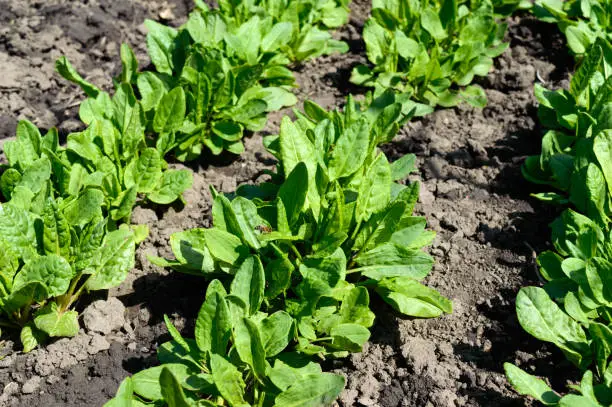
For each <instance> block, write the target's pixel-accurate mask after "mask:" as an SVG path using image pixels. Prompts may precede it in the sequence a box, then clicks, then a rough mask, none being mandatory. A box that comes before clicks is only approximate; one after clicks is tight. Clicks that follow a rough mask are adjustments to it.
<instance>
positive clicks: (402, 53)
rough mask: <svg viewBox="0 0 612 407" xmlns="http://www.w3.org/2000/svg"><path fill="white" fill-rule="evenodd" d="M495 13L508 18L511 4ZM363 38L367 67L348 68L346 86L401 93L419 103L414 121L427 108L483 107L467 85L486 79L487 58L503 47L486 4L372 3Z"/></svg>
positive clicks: (478, 92)
mask: <svg viewBox="0 0 612 407" xmlns="http://www.w3.org/2000/svg"><path fill="white" fill-rule="evenodd" d="M498 6H499V7H498V8H497V11H504V12H511V11H512V9H514V8H515V7H518V5H517V4H516V2H511V3H500V4H498ZM372 7H373V10H372V17H371V18H370V19H369V20H368V21H367V22H366V24H365V27H364V30H363V38H364V40H365V43H366V50H367V55H368V59H369V61H370V63H371V64H372V65H373V67H369V66H365V65H360V66H357V67H355V68H354V70H353V73H352V76H351V81H352V82H353V83H355V84H358V85H364V86H368V87H373V88H374V89H375V95H378V94H380V93H381V92H382V91H383V90H385V89H393V90H395V91H397V92H400V93H405V94H407V95H408V97H410V98H413V99H414V100H415V101H418V102H420V103H422V104H423V105H422V106H420V109H419V113H418V115H422V114H426V113H429V112H430V111H431V110H432V108H433V107H435V106H437V105H440V106H445V107H449V106H455V105H457V104H459V103H460V102H462V101H465V102H468V103H470V104H472V105H474V106H477V107H484V106H485V105H486V101H487V99H486V95H485V93H484V90H483V89H482V88H480V87H479V86H477V85H471V83H472V82H473V81H474V77H475V76H486V75H487V74H488V73H489V70H490V69H491V66H492V65H493V58H495V57H496V56H498V55H500V54H501V53H503V52H504V50H505V49H506V48H507V47H508V43H504V42H503V37H504V33H505V32H506V24H505V23H500V22H499V21H498V19H497V18H496V17H497V15H496V8H495V7H494V4H493V3H492V2H491V1H490V0H479V1H471V2H468V1H462V0H459V1H457V0H443V1H438V0H427V1H417V0H412V1H408V2H405V1H397V0H391V1H386V0H375V1H374V2H373V4H372Z"/></svg>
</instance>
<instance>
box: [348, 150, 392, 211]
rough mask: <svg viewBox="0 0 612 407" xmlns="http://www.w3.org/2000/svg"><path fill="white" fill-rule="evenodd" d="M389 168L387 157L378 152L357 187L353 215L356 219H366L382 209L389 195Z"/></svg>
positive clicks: (387, 201)
mask: <svg viewBox="0 0 612 407" xmlns="http://www.w3.org/2000/svg"><path fill="white" fill-rule="evenodd" d="M390 185H391V168H390V166H389V162H388V161H387V157H385V155H384V154H379V155H378V156H377V157H376V159H375V160H374V161H373V162H372V164H370V166H369V167H368V169H367V171H366V172H365V174H364V178H363V180H362V182H361V186H360V187H359V192H358V194H359V195H358V198H357V206H356V208H355V216H356V218H357V221H363V220H367V219H368V218H369V217H370V216H371V215H372V214H373V213H376V212H378V211H379V210H381V209H384V208H385V207H386V206H387V204H388V203H389V200H390V195H391V188H390Z"/></svg>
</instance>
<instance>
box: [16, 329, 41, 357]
mask: <svg viewBox="0 0 612 407" xmlns="http://www.w3.org/2000/svg"><path fill="white" fill-rule="evenodd" d="M19 337H20V339H21V345H22V346H23V352H24V353H28V352H30V351H32V350H34V348H36V347H37V346H38V345H39V344H41V343H42V342H43V341H44V339H45V336H44V334H43V333H42V332H40V331H39V330H38V329H36V328H35V327H34V326H33V324H32V323H29V324H27V325H25V326H24V327H23V328H21V333H20V335H19Z"/></svg>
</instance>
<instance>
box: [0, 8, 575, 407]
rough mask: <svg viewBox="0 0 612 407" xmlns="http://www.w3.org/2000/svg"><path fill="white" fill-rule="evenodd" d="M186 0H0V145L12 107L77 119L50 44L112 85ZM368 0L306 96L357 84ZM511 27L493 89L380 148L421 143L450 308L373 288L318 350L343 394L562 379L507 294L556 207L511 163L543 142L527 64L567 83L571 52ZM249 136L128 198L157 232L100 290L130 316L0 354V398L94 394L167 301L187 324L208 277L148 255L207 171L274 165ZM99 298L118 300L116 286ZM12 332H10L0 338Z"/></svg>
mask: <svg viewBox="0 0 612 407" xmlns="http://www.w3.org/2000/svg"><path fill="white" fill-rule="evenodd" d="M185 3H189V2H182V1H178V2H175V3H173V2H165V1H145V0H132V1H127V2H121V1H112V0H81V1H66V0H46V1H42V0H40V1H34V0H30V1H28V2H17V1H0V150H1V143H2V141H1V140H2V139H4V138H6V137H11V136H12V135H13V133H14V128H15V125H16V123H17V120H19V119H21V118H28V119H30V120H33V121H34V122H35V123H36V124H38V125H39V126H41V127H43V128H48V127H51V126H58V127H59V128H60V130H61V131H62V132H63V133H64V134H65V133H67V132H69V131H72V130H74V129H75V128H78V127H79V126H80V124H79V122H78V120H77V112H76V106H77V103H78V102H79V101H80V100H81V99H82V95H81V94H80V92H79V91H78V90H77V89H75V88H74V87H73V86H71V85H67V84H66V83H65V82H64V81H63V80H62V79H61V78H59V76H58V75H56V74H54V72H53V64H54V60H55V59H56V58H57V57H59V56H60V55H67V56H68V57H69V58H70V60H71V61H72V62H73V63H74V65H75V67H76V68H77V69H78V70H80V71H81V72H83V73H85V76H86V78H87V79H89V80H91V81H93V82H95V83H97V84H99V85H101V86H104V87H106V88H109V87H110V86H111V83H112V82H111V78H112V76H113V75H114V74H117V73H118V70H119V68H120V63H119V57H118V49H119V45H120V43H121V41H126V42H128V43H129V44H130V45H132V46H133V47H134V48H135V49H136V52H137V56H138V57H139V59H140V61H141V63H142V65H146V63H148V61H147V60H146V53H145V50H144V48H143V47H144V45H143V44H144V41H143V39H144V35H145V31H144V29H143V26H142V22H143V21H144V19H145V18H155V19H158V20H159V19H162V17H163V18H164V19H166V22H169V23H170V24H173V25H177V24H180V22H181V21H183V20H184V18H185V16H186V14H187V13H188V11H189V6H188V5H187V4H185ZM368 4H369V2H365V1H355V2H354V4H353V14H352V17H351V22H350V24H349V25H348V26H347V27H345V28H344V29H343V30H342V31H341V32H340V33H338V36H339V37H341V38H343V39H345V40H347V41H348V42H349V43H350V45H351V51H350V52H349V53H348V54H345V55H339V56H330V57H323V58H320V59H318V60H315V61H312V62H308V63H306V64H304V65H303V66H299V67H296V69H297V77H298V82H299V85H300V88H299V89H298V90H297V94H298V97H299V99H300V101H303V100H305V99H307V98H310V99H313V100H315V101H317V102H319V103H320V104H322V105H324V106H328V107H335V106H341V105H342V103H343V100H344V97H345V96H346V95H347V94H348V93H355V92H363V90H362V89H356V88H354V87H353V86H351V85H350V83H349V81H348V78H349V76H350V71H351V69H352V67H353V66H354V65H356V64H357V63H362V62H364V61H365V57H364V46H363V43H362V42H361V40H360V33H361V29H362V26H363V22H364V21H365V19H366V18H367V14H368V12H369V10H368V7H369V6H368ZM508 37H509V40H510V41H511V47H510V49H509V50H508V51H506V53H504V55H502V56H501V57H500V58H499V60H498V61H496V64H495V69H494V70H493V71H492V72H491V73H490V74H489V76H488V77H487V78H484V79H483V80H481V81H480V83H481V85H482V86H483V87H484V88H485V89H486V92H487V96H488V98H489V104H488V106H487V107H486V108H485V109H482V110H478V109H473V108H470V107H465V106H463V107H460V108H456V109H446V110H440V111H437V112H435V113H434V114H432V115H430V116H428V117H427V118H425V119H422V120H417V121H413V122H412V123H410V124H408V125H407V126H406V127H405V128H404V129H402V131H401V134H400V136H398V138H397V139H396V140H395V141H394V142H393V143H391V144H390V145H388V146H385V148H384V149H385V151H386V152H387V153H388V154H389V156H390V157H391V158H392V159H396V158H398V157H400V156H401V155H403V154H406V153H415V154H416V155H417V157H418V160H419V164H420V167H419V168H420V169H421V172H420V174H419V176H418V177H417V178H419V179H420V180H421V181H422V192H421V199H420V205H419V207H418V211H419V212H420V213H421V214H422V215H424V216H426V217H427V219H428V221H429V225H430V228H431V229H433V230H435V231H436V232H438V237H437V239H436V241H435V242H434V244H433V246H432V247H431V250H430V251H431V254H432V255H433V256H434V257H435V258H436V260H437V263H436V266H435V267H434V270H433V272H432V274H431V276H430V277H429V279H428V281H427V282H428V284H430V285H431V286H433V287H436V288H437V289H439V290H440V291H441V292H442V293H443V294H444V295H446V296H448V297H450V298H452V299H453V301H454V306H455V310H454V313H453V314H452V315H449V316H445V317H442V318H438V319H433V320H410V319H400V318H397V317H396V315H395V314H393V313H392V312H390V310H389V308H387V307H385V306H384V305H383V304H379V303H375V304H374V307H375V310H376V312H377V315H378V318H377V323H376V325H375V327H374V331H373V336H372V340H371V342H370V343H369V344H368V346H367V347H366V349H365V351H364V352H363V353H360V354H355V355H353V356H351V357H350V358H349V359H347V360H344V361H335V362H333V363H330V365H329V366H328V367H329V368H330V369H333V370H336V371H338V372H341V373H343V374H345V375H346V376H347V378H348V385H347V388H346V390H345V391H344V393H343V394H342V396H341V398H340V399H339V401H338V404H339V405H340V406H343V407H348V406H384V407H399V406H402V407H406V406H419V407H420V406H423V407H438V406H439V407H454V406H524V405H530V404H529V403H528V402H526V401H523V399H522V398H520V397H519V396H517V395H516V394H515V393H514V392H513V391H512V390H511V389H510V387H509V385H508V384H507V382H506V380H505V378H504V376H503V371H502V364H503V363H504V362H506V361H510V362H516V363H520V364H521V365H522V366H523V367H526V368H527V369H531V368H537V371H538V373H550V376H554V377H555V378H556V379H555V380H558V381H559V382H560V384H562V382H563V379H564V377H561V376H559V374H558V372H559V371H567V370H568V369H571V368H570V367H569V366H566V365H564V364H563V363H564V362H563V361H562V358H560V355H559V354H558V352H557V351H554V350H553V351H550V352H549V350H548V349H547V348H546V347H545V346H543V345H541V343H539V342H537V341H536V340H535V339H532V338H531V337H529V336H528V335H527V334H525V333H524V332H523V331H522V330H521V328H520V326H519V325H518V323H517V321H516V318H515V313H514V298H515V296H516V293H517V291H518V289H519V288H520V287H521V286H523V285H526V284H530V283H534V282H537V275H536V272H535V269H534V258H533V256H534V253H535V252H539V251H541V250H543V249H545V248H546V247H547V241H548V238H549V230H548V226H547V224H548V222H549V221H550V220H551V219H552V218H553V216H554V212H553V210H552V209H551V208H547V207H544V206H541V205H539V204H537V203H536V202H535V201H534V200H533V199H531V198H530V197H529V193H531V192H534V191H535V190H536V189H535V187H534V186H532V185H530V184H528V183H527V182H526V181H525V180H524V179H523V178H522V176H521V174H520V164H521V162H522V159H523V158H524V157H525V156H527V155H529V154H534V153H536V152H537V151H538V149H539V143H540V129H539V128H538V124H537V116H536V106H535V99H534V97H533V92H532V89H533V85H534V83H535V81H536V80H537V79H536V78H537V77H539V78H540V80H544V81H546V82H547V84H548V85H550V86H558V85H560V84H563V83H564V82H565V81H566V80H567V72H568V70H571V67H572V60H571V59H570V58H569V57H568V55H567V52H566V48H565V45H564V44H563V43H562V41H561V39H560V36H559V35H558V34H557V33H556V29H555V28H554V27H552V26H548V25H543V24H541V23H538V22H536V21H534V20H533V19H531V18H529V17H516V18H514V19H512V20H511V21H510V30H509V34H508ZM280 117H281V114H275V115H273V117H271V120H270V122H269V125H268V128H267V129H266V131H267V132H274V131H275V130H276V129H277V126H278V123H279V120H280ZM246 147H247V149H246V152H245V153H244V154H243V155H242V156H241V157H239V158H230V159H228V157H225V158H223V159H212V158H211V157H203V158H202V160H201V161H200V162H198V163H196V164H195V165H193V166H192V169H194V170H195V171H196V174H195V183H194V188H193V189H192V190H191V191H189V192H188V193H187V194H186V200H187V205H185V206H184V207H180V206H175V207H172V208H169V209H168V210H167V211H164V212H160V211H155V210H153V209H150V208H139V209H137V210H136V211H135V214H134V218H133V221H134V222H142V223H147V224H149V225H150V227H151V236H150V237H149V239H148V240H147V241H146V242H145V243H144V244H142V245H141V247H140V248H139V250H138V254H137V265H136V269H135V270H134V272H133V273H132V274H131V275H130V277H129V278H128V280H127V281H126V282H125V283H124V284H123V285H122V286H121V287H119V288H118V289H115V290H111V291H110V292H109V293H108V294H106V293H104V294H102V295H98V297H97V299H99V300H107V299H108V298H112V297H116V298H118V299H119V300H120V301H121V302H122V303H123V304H124V305H125V307H127V312H126V314H125V315H126V316H125V320H124V321H119V322H120V323H119V324H117V325H116V329H114V330H112V331H111V332H100V331H99V330H96V329H95V328H94V327H93V325H90V324H84V329H83V330H82V331H81V333H80V334H79V336H77V337H76V338H73V339H63V340H60V341H57V342H56V343H54V344H52V345H51V346H49V347H47V348H46V349H44V350H36V351H33V352H32V353H30V354H27V355H24V354H20V353H18V352H17V353H13V354H10V355H9V356H7V357H6V358H4V359H2V360H0V394H1V396H0V406H2V405H6V406H11V407H13V406H25V405H38V406H74V407H76V406H83V405H97V406H101V405H102V404H103V403H104V402H105V401H106V400H107V399H108V398H109V397H111V396H112V395H113V394H114V392H115V390H116V388H117V385H118V383H119V382H120V381H121V380H122V378H123V377H125V376H126V375H128V374H131V373H134V372H136V371H138V370H140V369H142V368H143V367H147V366H151V365H153V364H155V349H156V347H157V346H158V345H159V344H160V343H162V342H164V341H166V340H167V339H168V335H167V333H166V330H165V328H164V327H163V323H162V319H163V315H164V314H168V315H169V316H171V317H172V318H173V319H174V321H175V323H176V325H177V326H178V327H179V329H181V330H183V331H184V332H185V333H186V334H191V332H192V324H193V317H194V315H195V313H196V312H197V309H198V308H199V305H200V302H201V301H202V298H203V293H204V290H205V284H204V282H203V281H202V280H199V279H197V278H195V277H189V276H182V275H178V274H172V273H170V272H168V271H165V270H162V269H159V268H156V267H154V266H152V265H150V263H148V261H147V260H146V255H147V254H153V255H162V256H163V255H168V254H169V251H168V248H167V241H168V238H169V236H170V234H171V233H173V232H175V231H179V230H182V229H185V228H190V227H195V226H207V225H208V224H209V222H210V197H209V193H208V187H209V185H214V186H215V187H216V188H217V189H220V190H221V191H225V192H229V191H232V190H234V189H235V188H236V186H237V185H239V184H241V183H245V182H256V181H257V179H258V176H259V175H260V172H261V170H262V169H265V168H270V167H271V166H273V165H274V162H273V160H271V157H270V156H268V155H267V154H266V153H265V151H264V149H263V148H262V146H261V142H260V137H259V135H254V136H252V137H251V138H249V139H248V140H247V141H246ZM534 250H535V252H534ZM91 300H93V299H91ZM105 304H106V306H107V308H108V309H111V308H112V307H115V309H118V310H119V311H118V312H120V313H121V312H122V308H121V304H119V303H117V302H116V301H108V302H107V303H105ZM87 305H88V303H87V302H83V304H80V306H81V307H82V308H83V309H84V311H83V314H84V316H88V317H89V316H92V318H94V319H95V320H96V321H98V322H100V321H101V322H102V323H104V322H105V321H106V320H105V319H104V318H110V317H109V316H108V315H98V314H96V313H95V312H94V306H90V307H87ZM86 307H87V308H86ZM117 307H118V308H117ZM111 322H112V323H116V322H117V321H116V319H115V320H110V319H109V320H108V323H111ZM12 346H13V343H12V342H11V341H10V340H9V341H8V345H7V350H10V349H11V347H12ZM555 369H556V370H555ZM2 389H4V392H3V393H2Z"/></svg>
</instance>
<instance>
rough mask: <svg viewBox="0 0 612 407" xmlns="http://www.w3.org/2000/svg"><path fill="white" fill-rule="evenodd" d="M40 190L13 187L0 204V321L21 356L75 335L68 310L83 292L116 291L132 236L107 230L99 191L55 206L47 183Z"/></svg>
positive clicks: (129, 260) (128, 261)
mask: <svg viewBox="0 0 612 407" xmlns="http://www.w3.org/2000/svg"><path fill="white" fill-rule="evenodd" d="M49 176H50V174H49V173H47V178H48V177H49ZM40 184H41V185H47V187H46V188H43V190H41V191H37V192H36V193H34V192H32V191H31V190H29V189H27V187H25V186H22V185H20V186H17V187H16V188H15V190H14V191H13V195H14V196H13V199H11V200H10V201H9V202H8V203H4V204H1V205H0V234H1V235H2V237H0V321H2V322H3V325H8V326H14V327H15V328H21V339H22V343H23V347H24V351H25V352H28V351H29V350H31V349H33V348H34V347H35V346H37V345H38V344H39V343H41V342H42V341H43V340H44V339H45V338H46V337H58V336H75V335H76V334H77V333H78V331H79V323H78V314H77V312H76V311H73V310H71V309H70V307H71V306H72V305H73V304H74V302H75V301H76V300H77V299H78V297H79V295H80V294H81V292H83V290H101V289H108V288H112V287H114V286H116V285H118V284H120V283H121V282H122V281H123V280H124V279H125V277H126V275H127V273H128V272H129V270H130V269H131V268H132V267H133V265H134V250H135V235H134V233H133V232H132V231H131V230H130V229H129V228H128V227H127V225H123V227H121V228H119V229H117V230H113V231H110V230H109V225H108V219H105V218H104V215H103V210H102V208H103V199H104V195H103V193H102V192H101V191H100V190H99V189H96V188H95V187H92V186H89V187H86V188H85V189H84V190H83V191H81V192H80V193H78V194H75V195H69V196H67V197H65V198H58V199H55V198H53V192H52V191H53V189H52V187H51V182H50V180H49V179H47V180H41V181H40ZM17 191H19V192H17ZM26 195H27V196H26ZM39 204H40V206H39Z"/></svg>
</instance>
